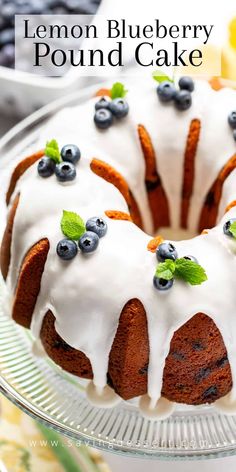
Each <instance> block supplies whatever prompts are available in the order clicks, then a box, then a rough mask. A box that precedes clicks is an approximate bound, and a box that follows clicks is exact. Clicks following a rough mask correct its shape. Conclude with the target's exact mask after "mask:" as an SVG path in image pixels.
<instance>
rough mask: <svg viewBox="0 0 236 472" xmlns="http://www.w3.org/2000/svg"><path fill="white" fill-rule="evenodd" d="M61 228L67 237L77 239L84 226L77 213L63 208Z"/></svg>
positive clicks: (83, 230) (83, 231) (82, 232)
mask: <svg viewBox="0 0 236 472" xmlns="http://www.w3.org/2000/svg"><path fill="white" fill-rule="evenodd" d="M61 230H62V232H63V234H64V235H65V236H66V237H67V238H69V239H74V240H76V241H77V240H78V239H79V238H80V236H82V234H84V233H85V230H86V228H85V223H84V221H83V220H82V218H81V217H80V216H79V215H77V213H73V212H72V211H66V210H63V216H62V219H61Z"/></svg>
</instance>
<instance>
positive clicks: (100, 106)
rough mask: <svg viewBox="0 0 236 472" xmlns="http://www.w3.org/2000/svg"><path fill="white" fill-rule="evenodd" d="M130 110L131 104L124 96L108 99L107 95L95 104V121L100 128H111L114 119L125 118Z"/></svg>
mask: <svg viewBox="0 0 236 472" xmlns="http://www.w3.org/2000/svg"><path fill="white" fill-rule="evenodd" d="M128 112H129V105H128V103H127V101H126V100H125V99H124V98H121V97H120V98H114V100H111V101H108V100H106V98H105V97H102V98H100V100H99V101H98V102H97V103H96V104H95V114H94V123H95V125H96V126H97V127H98V128H100V129H107V128H109V127H110V126H111V125H112V123H113V119H114V118H117V119H118V120H119V119H121V118H124V117H125V116H126V115H127V114H128Z"/></svg>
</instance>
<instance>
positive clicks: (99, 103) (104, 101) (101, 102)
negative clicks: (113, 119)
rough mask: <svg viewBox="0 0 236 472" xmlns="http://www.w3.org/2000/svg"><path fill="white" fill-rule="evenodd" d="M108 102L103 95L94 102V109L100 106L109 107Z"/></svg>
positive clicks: (98, 108)
mask: <svg viewBox="0 0 236 472" xmlns="http://www.w3.org/2000/svg"><path fill="white" fill-rule="evenodd" d="M109 105H110V102H108V100H106V98H105V97H101V98H100V100H99V101H98V102H97V103H95V110H101V108H103V109H104V108H109Z"/></svg>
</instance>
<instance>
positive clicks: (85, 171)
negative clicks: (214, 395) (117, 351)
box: [7, 81, 236, 411]
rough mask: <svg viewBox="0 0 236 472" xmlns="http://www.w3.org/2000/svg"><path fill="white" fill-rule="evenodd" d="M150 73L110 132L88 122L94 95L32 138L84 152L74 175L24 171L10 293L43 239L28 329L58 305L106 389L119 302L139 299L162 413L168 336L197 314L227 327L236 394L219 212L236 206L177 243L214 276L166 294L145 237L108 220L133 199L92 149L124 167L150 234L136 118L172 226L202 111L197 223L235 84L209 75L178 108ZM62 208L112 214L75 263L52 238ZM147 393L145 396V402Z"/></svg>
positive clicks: (231, 146)
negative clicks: (189, 102) (156, 279)
mask: <svg viewBox="0 0 236 472" xmlns="http://www.w3.org/2000/svg"><path fill="white" fill-rule="evenodd" d="M143 82H144V81H142V85H141V84H140V83H138V84H137V85H135V84H132V85H130V87H128V88H129V97H128V98H129V105H130V113H129V115H128V117H127V118H126V119H124V120H121V121H120V122H117V123H115V124H114V125H113V126H112V127H111V128H110V129H109V130H107V131H105V132H101V131H99V130H97V129H96V128H95V126H94V124H93V114H94V102H95V99H91V101H89V102H88V103H86V104H85V105H82V106H79V107H74V108H71V109H66V110H63V111H62V112H59V113H58V114H57V115H56V116H55V117H54V118H53V119H52V120H50V121H49V123H48V124H47V126H46V127H45V130H44V132H43V133H42V135H41V136H40V139H39V142H38V143H37V144H36V147H37V148H41V147H42V146H43V145H44V144H45V141H46V140H47V139H49V138H50V137H55V138H56V139H57V140H58V141H59V145H60V146H62V145H63V144H65V143H69V142H72V143H75V144H78V145H79V147H80V148H81V150H82V158H81V161H80V163H79V164H78V166H77V178H76V180H75V181H73V182H72V183H70V184H67V185H65V184H64V185H63V184H60V183H58V181H57V180H56V177H55V176H52V177H50V178H48V179H42V178H40V177H39V176H38V175H37V164H35V165H33V166H32V167H30V168H29V169H28V170H27V171H26V172H25V174H24V175H23V176H22V178H21V179H20V180H19V181H18V183H17V186H16V189H15V192H14V195H13V197H12V198H14V196H15V195H16V194H17V193H18V192H20V203H19V206H18V209H17V212H16V217H15V222H14V227H13V244H12V248H11V252H12V254H11V264H10V269H9V274H8V278H7V285H8V289H9V292H10V293H13V291H14V288H15V286H16V282H17V276H18V274H19V270H20V267H21V263H22V260H23V258H24V256H25V254H26V253H27V251H28V250H29V248H30V247H32V246H33V245H34V244H35V243H36V242H37V241H39V240H40V239H42V238H45V237H47V238H48V239H49V242H50V250H49V254H48V258H47V261H46V264H45V269H44V273H43V277H42V282H41V289H40V294H39V296H38V299H37V303H36V306H35V310H34V315H33V320H32V331H33V334H34V335H35V336H36V338H38V337H39V333H40V329H41V324H42V321H43V317H44V315H45V313H46V312H47V310H48V309H51V310H52V312H53V314H54V316H55V318H56V323H55V327H56V330H57V332H58V333H59V335H60V336H61V337H62V338H63V339H64V340H65V341H66V342H67V343H68V344H69V345H71V346H72V347H74V348H76V349H79V350H81V351H82V352H84V353H85V354H86V355H87V357H88V358H89V359H90V361H91V364H92V368H93V373H94V385H95V386H96V389H100V390H101V391H103V389H104V387H105V385H106V373H107V367H108V357H109V352H110V349H111V346H112V342H113V339H114V336H115V333H116V330H117V326H118V322H119V316H120V313H121V311H122V308H123V307H124V305H125V304H126V303H127V301H128V300H130V299H132V298H139V299H140V301H141V302H142V303H143V305H144V307H145V310H146V313H147V321H148V334H149V344H150V361H149V370H148V395H149V397H150V398H151V402H152V405H155V404H157V405H158V408H157V409H158V411H159V404H158V403H157V402H158V400H159V398H160V395H161V387H162V376H163V368H164V363H165V358H166V356H167V354H168V352H169V346H170V341H171V338H172V336H173V334H174V332H175V331H176V330H177V329H178V328H179V327H180V326H182V325H183V324H184V323H185V322H186V321H187V320H189V319H190V318H191V317H192V316H193V315H195V314H196V313H198V312H203V313H206V314H207V315H209V316H210V317H212V319H213V320H214V322H215V323H216V325H217V327H218V328H219V329H220V331H221V333H222V336H223V339H224V342H225V345H226V348H227V351H228V357H229V361H230V364H231V370H232V378H233V389H232V398H234V397H236V362H235V359H236V317H235V315H234V314H235V306H236V291H235V288H234V278H233V277H232V274H234V272H235V269H236V259H235V258H234V257H232V252H235V251H234V245H236V243H234V241H232V240H229V239H230V238H226V237H225V236H224V235H223V234H222V225H223V223H224V221H226V220H227V219H228V218H229V217H230V216H232V217H233V216H236V209H235V208H234V209H231V210H230V212H229V213H228V214H227V215H225V216H224V217H223V220H221V221H220V223H219V225H218V226H217V227H216V228H214V229H213V230H211V231H210V232H209V234H207V235H204V236H198V237H195V238H193V239H190V240H185V241H178V242H174V244H175V246H176V248H177V251H178V254H179V257H181V256H184V255H187V254H192V255H194V256H195V257H197V259H198V260H199V262H200V264H201V265H203V266H204V268H205V270H206V272H207V275H208V281H207V282H205V283H204V284H202V285H200V286H194V287H192V286H190V285H188V284H186V283H184V282H181V281H175V283H174V287H173V288H172V289H171V290H170V291H168V292H159V291H157V290H155V289H154V287H153V284H152V279H153V275H154V272H155V268H156V264H157V262H156V257H155V254H152V253H150V252H149V251H147V249H146V246H147V243H148V242H149V240H150V237H149V236H148V235H147V234H145V233H144V232H142V231H141V230H140V229H138V228H137V227H136V226H135V225H134V224H133V223H131V222H128V221H113V220H110V219H109V218H107V217H106V216H105V211H106V210H109V209H111V210H114V209H115V210H120V211H125V212H127V211H128V208H127V205H126V202H125V201H124V199H123V197H122V196H121V194H120V193H119V192H118V190H117V189H116V188H115V187H114V186H113V185H111V184H108V183H107V182H105V181H104V180H103V179H101V178H100V177H98V176H97V175H95V174H94V173H93V172H92V171H91V170H90V162H91V159H92V158H93V157H97V158H100V159H101V160H103V161H105V162H108V163H109V164H111V165H112V166H114V167H115V168H116V169H117V170H118V171H120V172H121V173H122V174H123V176H124V177H125V178H126V180H127V182H128V184H129V187H130V189H131V191H132V193H133V195H134V197H135V198H136V200H137V202H138V204H139V206H140V210H141V213H142V217H143V221H144V224H145V229H146V231H147V232H150V231H151V227H152V225H151V215H150V210H149V207H148V200H147V195H146V190H145V186H144V160H143V156H142V151H141V147H140V144H139V140H138V135H137V124H138V123H142V124H143V125H144V126H145V127H146V128H147V130H148V132H149V133H150V135H151V138H152V142H153V145H154V149H155V151H156V157H157V165H158V170H159V172H160V174H161V177H162V181H163V184H164V187H165V189H166V192H167V195H168V197H169V202H170V213H171V222H172V227H173V228H177V227H178V224H179V215H180V204H181V188H182V173H183V156H184V150H185V146H186V139H187V135H188V131H189V126H190V122H191V120H192V119H193V118H200V120H201V123H202V132H201V136H200V141H199V146H198V152H197V156H196V173H195V184H194V195H193V199H192V202H191V208H190V223H189V225H190V229H191V230H193V229H195V228H196V222H197V221H198V217H199V213H200V210H201V206H202V203H203V201H204V197H205V194H206V193H207V191H208V190H209V186H210V185H211V184H212V182H213V181H214V179H215V177H216V175H217V173H218V171H219V169H220V168H221V167H222V165H223V164H224V163H225V162H226V161H227V160H228V158H229V157H231V155H232V154H233V153H234V151H235V143H234V141H233V138H232V133H231V131H230V129H229V125H228V124H227V117H228V113H229V111H231V110H232V109H233V103H234V101H235V100H236V94H235V92H233V91H231V90H228V91H223V92H213V91H212V90H211V89H210V87H209V86H208V84H206V83H204V82H197V83H196V90H195V92H194V93H193V106H192V107H191V108H190V110H188V111H187V112H177V111H176V110H175V109H174V107H173V106H163V105H161V104H160V103H159V101H158V99H157V97H156V91H155V85H153V83H151V84H150V83H148V81H147V84H146V83H145V84H144V83H143ZM209 103H210V106H209ZM211 106H212V107H213V109H214V113H213V112H211V111H210V110H211ZM216 111H217V112H216ZM209 120H210V121H209ZM171 123H172V124H173V125H170V124H171ZM205 128H206V129H205ZM234 181H235V180H234V179H233V178H232V179H231V180H230V181H228V182H227V189H228V190H227V192H225V197H224V200H227V197H228V196H229V195H230V196H231V195H232V196H233V187H234V185H233V183H234ZM234 191H235V190H234ZM227 203H229V202H228V201H225V203H224V204H225V205H226V204H227ZM63 209H65V210H70V211H75V212H77V213H79V214H80V215H81V216H82V218H84V220H87V219H88V218H90V217H92V216H95V215H96V216H102V217H103V218H105V219H106V221H107V224H108V233H107V235H106V236H105V237H104V238H102V239H101V241H100V244H99V248H98V250H97V251H96V252H95V253H94V254H90V255H87V256H85V255H82V254H78V255H77V257H76V258H75V259H73V260H72V261H70V262H65V261H62V260H61V259H60V258H59V257H58V256H57V255H56V245H57V243H58V241H59V240H60V239H62V237H63V235H62V233H61V230H60V220H61V215H62V211H63ZM222 268H223V269H222ZM108 284H109V285H108ZM90 388H91V389H92V387H91V386H90ZM93 391H94V389H93ZM91 395H92V394H91ZM145 402H146V400H145V399H144V400H142V402H141V403H142V405H146V403H145ZM145 408H146V406H145Z"/></svg>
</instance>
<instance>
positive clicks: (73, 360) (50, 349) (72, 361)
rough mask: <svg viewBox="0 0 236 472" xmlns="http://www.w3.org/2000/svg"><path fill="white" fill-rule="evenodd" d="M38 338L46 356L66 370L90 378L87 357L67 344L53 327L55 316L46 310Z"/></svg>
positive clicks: (90, 369)
mask: <svg viewBox="0 0 236 472" xmlns="http://www.w3.org/2000/svg"><path fill="white" fill-rule="evenodd" d="M40 339H41V341H42V344H43V347H44V349H45V351H46V353H47V354H48V356H49V357H50V358H51V359H52V360H53V361H54V362H55V363H56V364H58V365H59V366H61V367H62V368H63V369H64V370H66V371H67V372H70V373H71V374H74V375H77V376H78V377H82V378H84V379H92V378H93V372H92V367H91V364H90V361H89V359H88V358H87V357H86V356H85V354H83V352H81V351H78V350H77V349H74V348H73V347H71V346H69V345H68V344H67V343H66V342H65V341H63V339H62V338H61V337H60V336H59V334H58V333H57V332H56V329H55V317H54V315H53V313H52V312H51V311H48V312H47V313H46V315H45V317H44V319H43V323H42V327H41V331H40Z"/></svg>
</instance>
